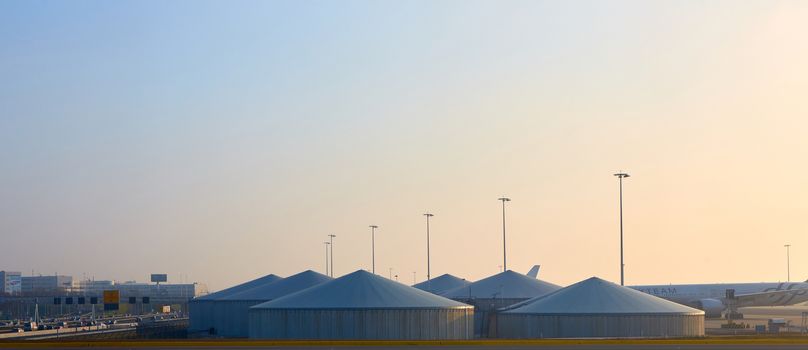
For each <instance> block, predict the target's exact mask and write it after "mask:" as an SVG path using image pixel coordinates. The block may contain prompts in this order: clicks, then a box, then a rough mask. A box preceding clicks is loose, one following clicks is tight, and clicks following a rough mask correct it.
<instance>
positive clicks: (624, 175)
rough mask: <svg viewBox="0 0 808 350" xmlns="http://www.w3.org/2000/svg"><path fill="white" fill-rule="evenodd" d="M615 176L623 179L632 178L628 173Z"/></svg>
mask: <svg viewBox="0 0 808 350" xmlns="http://www.w3.org/2000/svg"><path fill="white" fill-rule="evenodd" d="M614 176H617V177H619V178H621V179H622V178H624V177H630V175H629V174H627V173H617V174H614Z"/></svg>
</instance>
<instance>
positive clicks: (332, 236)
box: [328, 235, 337, 238]
mask: <svg viewBox="0 0 808 350" xmlns="http://www.w3.org/2000/svg"><path fill="white" fill-rule="evenodd" d="M328 237H331V238H334V237H337V235H328Z"/></svg>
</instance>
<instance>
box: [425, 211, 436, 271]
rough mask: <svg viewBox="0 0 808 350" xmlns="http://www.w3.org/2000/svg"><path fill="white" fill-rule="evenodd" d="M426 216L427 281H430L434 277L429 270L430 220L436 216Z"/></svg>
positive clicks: (427, 214) (428, 214)
mask: <svg viewBox="0 0 808 350" xmlns="http://www.w3.org/2000/svg"><path fill="white" fill-rule="evenodd" d="M424 216H426V280H427V281H429V280H431V277H432V275H431V274H430V269H429V218H431V217H433V216H435V215H432V214H430V213H426V214H424Z"/></svg>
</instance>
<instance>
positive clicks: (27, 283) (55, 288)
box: [22, 275, 73, 295]
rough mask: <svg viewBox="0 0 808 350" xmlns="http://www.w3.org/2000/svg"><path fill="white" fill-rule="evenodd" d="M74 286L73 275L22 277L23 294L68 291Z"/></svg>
mask: <svg viewBox="0 0 808 350" xmlns="http://www.w3.org/2000/svg"><path fill="white" fill-rule="evenodd" d="M72 288H73V277H72V276H57V275H54V276H28V277H22V294H23V295H53V294H59V293H66V292H68V291H70V290H72Z"/></svg>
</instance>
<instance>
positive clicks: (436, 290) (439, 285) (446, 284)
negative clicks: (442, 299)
mask: <svg viewBox="0 0 808 350" xmlns="http://www.w3.org/2000/svg"><path fill="white" fill-rule="evenodd" d="M469 284H471V282H469V281H466V280H465V279H462V278H458V277H455V276H452V275H450V274H448V273H447V274H443V275H440V276H438V277H435V278H433V279H431V280H428V281H423V282H421V283H418V284H415V285H413V287H415V288H418V289H420V290H425V291H427V292H430V293H433V294H438V295H440V294H441V293H443V292H446V291H449V290H452V289H455V288H458V287H463V286H467V285H469Z"/></svg>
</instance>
